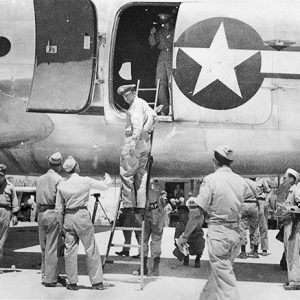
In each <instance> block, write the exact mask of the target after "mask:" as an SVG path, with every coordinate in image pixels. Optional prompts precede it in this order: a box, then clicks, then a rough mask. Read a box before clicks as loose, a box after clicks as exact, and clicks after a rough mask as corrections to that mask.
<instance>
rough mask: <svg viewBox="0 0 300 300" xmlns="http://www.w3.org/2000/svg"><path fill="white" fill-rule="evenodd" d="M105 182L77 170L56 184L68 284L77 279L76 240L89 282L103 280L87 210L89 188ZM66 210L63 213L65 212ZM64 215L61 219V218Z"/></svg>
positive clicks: (73, 282) (103, 186) (100, 186)
mask: <svg viewBox="0 0 300 300" xmlns="http://www.w3.org/2000/svg"><path fill="white" fill-rule="evenodd" d="M107 188H108V186H107V185H106V184H105V183H104V182H101V181H98V180H95V179H92V178H90V177H81V176H79V175H78V174H77V173H73V174H72V175H70V177H69V178H68V179H66V180H65V181H62V182H61V183H60V184H59V186H58V193H57V198H56V209H57V212H58V219H59V223H60V225H61V226H62V225H63V228H64V232H65V247H66V248H65V264H66V273H67V277H68V281H69V283H70V284H76V283H77V282H78V270H77V253H78V245H79V240H80V241H81V242H82V244H83V246H84V249H85V252H86V255H87V269H88V270H87V271H88V274H89V277H90V281H91V283H92V284H96V283H100V282H102V281H103V271H102V264H101V257H100V255H99V251H98V247H97V245H96V242H95V237H94V227H93V224H92V221H91V216H90V213H89V211H88V210H87V203H88V200H89V191H90V190H91V189H99V190H106V189H107ZM64 213H65V214H64ZM63 218H64V220H63Z"/></svg>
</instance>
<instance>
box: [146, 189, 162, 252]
mask: <svg viewBox="0 0 300 300" xmlns="http://www.w3.org/2000/svg"><path fill="white" fill-rule="evenodd" d="M166 205H167V201H165V200H164V199H163V197H162V196H160V190H158V191H155V190H153V189H152V188H150V189H149V191H148V202H147V206H146V210H145V235H144V257H145V256H147V255H148V251H149V240H150V237H151V243H150V251H151V257H153V258H155V257H160V255H161V240H162V235H163V230H164V225H165V210H164V208H165V206H166Z"/></svg>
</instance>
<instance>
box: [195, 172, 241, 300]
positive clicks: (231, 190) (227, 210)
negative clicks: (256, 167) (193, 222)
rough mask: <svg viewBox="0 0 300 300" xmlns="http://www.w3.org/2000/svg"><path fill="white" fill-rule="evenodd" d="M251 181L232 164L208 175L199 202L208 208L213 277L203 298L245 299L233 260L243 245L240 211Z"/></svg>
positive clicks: (209, 252)
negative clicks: (232, 168)
mask: <svg viewBox="0 0 300 300" xmlns="http://www.w3.org/2000/svg"><path fill="white" fill-rule="evenodd" d="M246 190H247V183H246V181H245V180H244V178H242V177H241V176H239V175H237V174H235V173H233V172H232V170H231V169H230V168H229V167H225V166H224V167H221V168H219V169H217V170H216V172H215V173H213V174H210V175H208V176H207V177H205V178H204V180H203V183H202V185H201V187H200V193H199V195H198V196H197V198H196V199H195V203H196V204H197V205H199V206H200V207H201V208H203V210H204V211H206V212H207V223H208V232H207V244H208V254H209V260H210V265H211V274H210V277H209V279H208V281H207V283H206V285H205V287H204V289H203V291H202V293H201V296H200V299H201V300H204V299H205V300H209V299H223V300H224V299H228V300H229V299H230V300H237V299H241V298H240V295H239V292H238V290H237V286H236V278H235V274H234V272H233V267H232V264H233V261H234V259H235V258H236V257H237V255H238V252H239V250H240V246H241V236H240V229H239V213H240V211H241V209H242V203H243V200H244V198H245V194H246Z"/></svg>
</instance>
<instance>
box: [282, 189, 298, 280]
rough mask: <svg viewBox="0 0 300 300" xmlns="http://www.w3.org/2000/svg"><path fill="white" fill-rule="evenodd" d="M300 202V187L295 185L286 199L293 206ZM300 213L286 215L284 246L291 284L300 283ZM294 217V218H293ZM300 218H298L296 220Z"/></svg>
mask: <svg viewBox="0 0 300 300" xmlns="http://www.w3.org/2000/svg"><path fill="white" fill-rule="evenodd" d="M299 202H300V189H299V187H297V186H296V185H293V186H292V187H291V188H290V190H289V194H288V197H287V199H286V201H285V204H286V206H292V205H295V204H296V203H299ZM299 217H300V216H299V215H297V214H291V213H288V214H286V216H285V220H286V221H285V225H284V248H285V257H286V262H287V270H288V280H289V283H290V284H296V285H300V221H299ZM293 218H294V220H293ZM296 218H298V222H297V220H295V219H296ZM293 222H297V225H296V229H295V233H294V236H293V238H290V236H291V233H292V227H293Z"/></svg>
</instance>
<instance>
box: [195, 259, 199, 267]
mask: <svg viewBox="0 0 300 300" xmlns="http://www.w3.org/2000/svg"><path fill="white" fill-rule="evenodd" d="M195 268H197V269H198V268H200V259H195Z"/></svg>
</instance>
